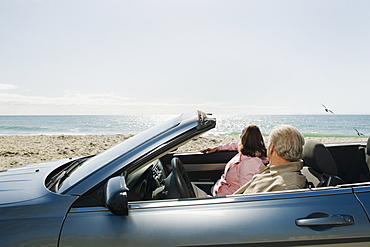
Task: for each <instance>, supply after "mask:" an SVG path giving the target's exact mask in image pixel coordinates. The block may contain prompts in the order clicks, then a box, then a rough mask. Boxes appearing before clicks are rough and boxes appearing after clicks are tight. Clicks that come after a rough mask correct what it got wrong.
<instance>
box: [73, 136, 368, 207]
mask: <svg viewBox="0 0 370 247" xmlns="http://www.w3.org/2000/svg"><path fill="white" fill-rule="evenodd" d="M236 153H237V152H236V151H219V152H214V153H210V154H205V153H201V152H186V153H176V152H171V153H168V154H166V155H164V156H162V157H160V158H158V159H156V160H154V161H152V162H150V163H149V164H146V165H145V166H143V167H142V168H140V169H139V170H135V171H133V172H131V173H129V174H126V175H125V177H126V185H127V187H128V189H129V191H128V192H127V197H128V201H130V202H133V201H148V200H163V199H181V198H192V197H195V194H194V190H193V188H192V184H194V185H196V186H197V187H199V188H200V189H202V190H203V191H205V192H206V193H207V194H209V195H210V191H211V188H212V186H213V184H214V183H215V182H216V181H217V180H218V179H219V178H220V176H221V175H222V173H223V172H224V168H225V165H226V163H227V162H228V161H229V160H230V159H231V158H232V157H233V156H234V155H235V154H236ZM369 157H370V138H369V140H368V142H367V145H366V144H360V143H342V144H327V145H323V144H322V143H319V142H317V141H313V140H308V141H307V142H306V145H305V146H304V152H303V160H304V168H303V170H302V173H303V174H304V175H305V176H306V178H307V181H308V187H309V188H311V189H312V188H316V187H327V186H340V185H342V184H354V183H362V182H370V171H369V167H370V158H369ZM102 188H103V187H100V188H98V189H96V190H95V191H92V192H91V193H88V194H87V195H85V196H84V197H85V198H84V197H82V198H81V200H78V202H77V204H76V205H85V206H86V205H87V204H89V205H90V206H91V205H93V204H95V205H96V204H97V205H101V204H102V203H101V200H98V201H96V197H97V196H96V195H99V191H101V190H102ZM93 201H95V202H93ZM103 205H104V204H103Z"/></svg>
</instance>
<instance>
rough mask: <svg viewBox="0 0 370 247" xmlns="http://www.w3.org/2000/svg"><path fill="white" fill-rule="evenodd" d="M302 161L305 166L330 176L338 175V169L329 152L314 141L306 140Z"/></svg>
mask: <svg viewBox="0 0 370 247" xmlns="http://www.w3.org/2000/svg"><path fill="white" fill-rule="evenodd" d="M303 161H304V163H305V165H306V166H308V167H311V168H312V169H314V170H316V171H318V172H320V173H327V174H330V175H335V176H337V175H338V168H337V165H336V163H335V160H334V158H333V156H332V155H331V153H330V152H329V150H328V149H327V148H326V147H325V146H324V145H323V144H322V143H320V142H318V141H316V140H307V141H306V144H305V145H304V146H303Z"/></svg>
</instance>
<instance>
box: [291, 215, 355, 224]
mask: <svg viewBox="0 0 370 247" xmlns="http://www.w3.org/2000/svg"><path fill="white" fill-rule="evenodd" d="M354 222H355V221H354V220H353V217H352V216H351V215H327V216H325V217H322V216H321V217H315V218H310V217H307V218H302V219H297V220H295V223H296V225H297V226H346V225H352V224H353V223H354Z"/></svg>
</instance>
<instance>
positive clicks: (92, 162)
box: [59, 113, 194, 193]
mask: <svg viewBox="0 0 370 247" xmlns="http://www.w3.org/2000/svg"><path fill="white" fill-rule="evenodd" d="M187 115H190V114H183V115H180V116H177V117H175V118H173V119H171V120H168V121H166V122H164V123H162V124H159V125H157V126H155V127H152V128H150V129H148V130H146V131H144V132H142V133H140V134H137V135H135V136H133V137H131V138H129V139H127V140H125V141H124V142H122V143H120V144H118V145H117V146H115V147H113V148H111V149H108V150H106V151H104V152H103V153H101V154H98V155H96V156H95V157H93V158H91V159H89V160H87V161H86V162H84V163H83V164H82V165H81V166H80V167H79V168H78V169H76V170H75V171H74V172H73V173H72V174H70V176H69V177H68V178H67V179H65V180H64V182H63V184H62V185H61V186H60V188H59V191H60V192H61V193H63V191H65V190H67V189H68V188H69V187H71V186H73V185H75V184H76V183H77V182H79V181H81V180H83V179H84V178H86V177H88V176H89V175H91V174H92V173H94V172H95V171H97V170H99V169H100V168H102V167H104V166H105V165H107V164H108V163H109V162H111V161H113V160H115V159H116V158H118V157H120V156H122V155H124V154H126V153H127V152H129V151H130V150H132V149H134V148H136V147H137V146H139V145H141V144H142V143H145V142H147V141H149V140H150V139H152V138H154V137H155V136H157V135H159V134H161V133H163V132H165V131H167V130H169V129H171V128H174V127H175V126H177V125H178V124H180V123H181V119H182V118H186V117H187ZM191 115H194V113H192V114H191Z"/></svg>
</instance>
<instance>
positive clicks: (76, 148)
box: [0, 135, 367, 169]
mask: <svg viewBox="0 0 370 247" xmlns="http://www.w3.org/2000/svg"><path fill="white" fill-rule="evenodd" d="M131 136H132V135H32V136H16V135H15V136H13V135H12V136H0V169H4V168H12V167H17V166H22V165H27V164H32V163H38V162H44V161H49V160H56V159H63V158H71V157H79V156H85V155H93V154H98V153H101V152H103V151H104V150H106V149H108V148H110V147H112V146H115V145H117V144H118V143H120V142H122V141H124V140H126V139H128V138H130V137H131ZM306 139H317V140H319V141H320V142H322V143H352V142H356V143H358V142H360V143H365V142H366V141H367V137H366V138H360V137H358V138H349V137H348V138H337V137H323V138H316V137H315V138H312V137H309V138H306ZM238 140H239V137H238V136H201V137H198V138H195V139H193V140H191V141H190V142H188V143H187V144H185V145H183V146H181V147H180V148H179V149H178V150H177V152H191V151H199V150H201V149H203V148H206V147H213V146H216V145H219V144H221V143H227V142H231V141H238ZM265 141H266V143H268V137H265Z"/></svg>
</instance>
